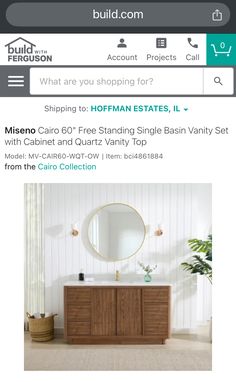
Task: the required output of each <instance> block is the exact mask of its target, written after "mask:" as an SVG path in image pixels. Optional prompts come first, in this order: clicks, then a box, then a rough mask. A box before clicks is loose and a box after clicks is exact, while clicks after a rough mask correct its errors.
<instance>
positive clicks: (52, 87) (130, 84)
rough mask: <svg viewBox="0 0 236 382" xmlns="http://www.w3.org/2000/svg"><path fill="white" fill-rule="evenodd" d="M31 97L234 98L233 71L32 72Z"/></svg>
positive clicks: (129, 69) (113, 69) (108, 69)
mask: <svg viewBox="0 0 236 382" xmlns="http://www.w3.org/2000/svg"><path fill="white" fill-rule="evenodd" d="M30 94H31V95H62V96H63V95H68V96H69V95H78V96H82V95H90V96H105V95H113V96H116V95H117V96H121V95H122V96H127V95H133V96H135V95H136V96H137V95H143V96H153V95H233V94H234V70H233V68H150V67H147V68H145V67H141V68H140V67H135V68H132V67H119V68H117V67H102V68H101V67H92V68H91V67H90V68H85V67H77V68H69V67H64V68H58V67H56V68H53V67H50V68H45V67H44V68H31V69H30Z"/></svg>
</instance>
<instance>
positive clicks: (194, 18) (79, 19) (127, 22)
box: [6, 2, 230, 27]
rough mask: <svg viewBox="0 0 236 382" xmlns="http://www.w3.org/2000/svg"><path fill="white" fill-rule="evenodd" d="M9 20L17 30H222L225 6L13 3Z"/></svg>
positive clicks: (225, 13)
mask: <svg viewBox="0 0 236 382" xmlns="http://www.w3.org/2000/svg"><path fill="white" fill-rule="evenodd" d="M6 19H7V21H8V23H9V24H11V25H13V26H15V27H221V26H224V25H225V24H227V23H228V21H229V19H230V10H229V8H228V7H227V5H225V4H223V3H217V2H216V3H208V2H206V3H197V2H196V3H181V2H180V3H169V2H168V3H164V2H163V3H138V2H137V3H85V2H84V3H67V2H65V3H63V2H61V3H50V2H49V3H46V2H45V3H40V2H36V3H24V2H20V3H13V4H11V5H10V6H9V7H8V8H7V11H6Z"/></svg>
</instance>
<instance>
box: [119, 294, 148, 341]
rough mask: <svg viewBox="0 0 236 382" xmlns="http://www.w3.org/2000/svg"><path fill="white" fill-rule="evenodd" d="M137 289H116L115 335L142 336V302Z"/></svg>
mask: <svg viewBox="0 0 236 382" xmlns="http://www.w3.org/2000/svg"><path fill="white" fill-rule="evenodd" d="M141 296H142V295H141V289H139V288H117V335H118V336H139V335H141V334H142V320H141V317H142V314H141V313H142V300H141Z"/></svg>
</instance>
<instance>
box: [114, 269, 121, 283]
mask: <svg viewBox="0 0 236 382" xmlns="http://www.w3.org/2000/svg"><path fill="white" fill-rule="evenodd" d="M115 280H116V281H120V272H119V271H116V278H115Z"/></svg>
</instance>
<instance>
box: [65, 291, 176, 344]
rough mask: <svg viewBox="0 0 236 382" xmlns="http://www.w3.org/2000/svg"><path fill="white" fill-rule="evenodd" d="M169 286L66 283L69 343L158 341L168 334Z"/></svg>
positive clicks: (158, 342)
mask: <svg viewBox="0 0 236 382" xmlns="http://www.w3.org/2000/svg"><path fill="white" fill-rule="evenodd" d="M170 289H171V288H170V286H140V287H139V286H91V287H85V286H65V287H64V322H65V323H64V336H65V339H66V340H67V342H69V343H81V344H82V343H84V344H86V343H87V344H96V343H97V344H109V343H110V344H132V343H136V344H145V343H152V344H160V343H163V344H164V343H165V340H166V339H167V338H169V337H170Z"/></svg>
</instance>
